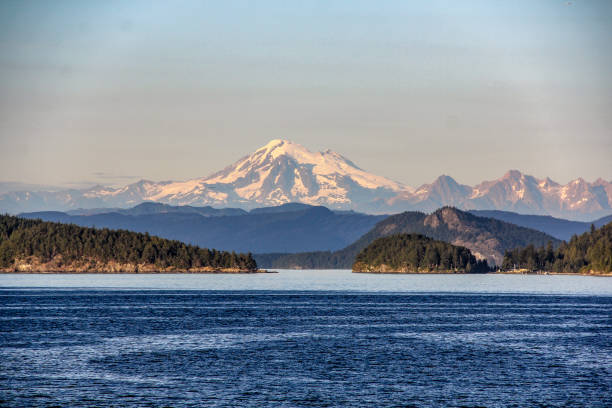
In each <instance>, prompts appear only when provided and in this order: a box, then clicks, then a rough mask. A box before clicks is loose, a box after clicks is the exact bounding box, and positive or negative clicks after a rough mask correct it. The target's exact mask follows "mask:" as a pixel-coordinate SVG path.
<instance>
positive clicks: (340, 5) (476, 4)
mask: <svg viewBox="0 0 612 408" xmlns="http://www.w3.org/2000/svg"><path fill="white" fill-rule="evenodd" d="M610 38H612V2H610V1H605V0H602V1H595V0H583V1H580V0H576V1H573V2H571V4H568V2H567V1H557V0H541V1H535V0H525V1H510V0H506V1H492V0H488V1H457V0H454V1H453V0H449V1H418V2H417V1H387V2H384V1H369V2H359V1H338V2H334V1H259V2H255V1H240V2H239V1H216V2H202V1H23V0H20V1H9V0H3V1H2V2H0V181H9V180H11V181H23V182H30V183H46V184H55V185H60V184H61V185H70V183H77V184H78V183H82V182H100V183H103V184H125V183H127V182H130V181H133V180H135V179H138V178H147V179H152V180H166V179H174V180H179V179H188V178H194V177H201V176H206V175H208V174H210V173H212V172H214V171H217V170H219V169H221V168H223V167H224V166H226V165H228V164H230V163H231V162H233V161H234V160H236V159H238V158H239V157H241V156H243V155H245V154H247V153H249V152H251V151H253V150H255V149H256V148H258V147H260V146H262V145H264V144H266V143H267V142H268V141H269V140H270V139H275V138H285V139H290V140H293V141H295V142H298V143H301V144H303V145H305V146H306V147H308V148H310V149H311V150H323V149H327V148H330V149H332V150H335V151H337V152H339V153H341V154H343V155H344V156H346V157H349V158H350V159H352V160H353V161H354V162H355V163H357V164H358V165H359V166H361V167H362V168H364V169H366V170H368V171H371V172H373V173H376V174H380V175H384V176H387V177H390V178H392V179H395V180H397V181H400V182H404V183H407V184H410V185H414V186H417V185H420V184H422V183H425V182H430V181H432V180H433V179H434V178H435V177H437V176H438V175H440V174H442V173H445V174H449V175H451V176H453V177H455V178H456V179H457V180H458V181H460V182H463V183H467V184H473V183H476V182H479V181H482V180H484V179H493V178H497V177H499V176H501V175H502V174H503V173H504V172H505V171H506V170H508V169H510V168H516V169H519V170H521V171H524V172H527V173H530V174H533V175H535V176H539V177H545V176H550V177H552V178H553V179H556V180H557V181H560V182H567V181H568V180H570V179H573V178H576V177H579V176H582V177H585V178H586V179H587V180H594V179H595V178H597V177H604V178H605V179H608V180H610V179H612V160H611V159H610V158H611V157H612V75H611V74H610V72H612V53H611V52H610V49H611V46H610Z"/></svg>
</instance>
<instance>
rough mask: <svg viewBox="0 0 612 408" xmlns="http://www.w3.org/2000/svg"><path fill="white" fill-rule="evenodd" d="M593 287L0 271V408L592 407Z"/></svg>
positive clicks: (335, 275) (597, 396)
mask: <svg viewBox="0 0 612 408" xmlns="http://www.w3.org/2000/svg"><path fill="white" fill-rule="evenodd" d="M209 278H210V279H209ZM523 278H528V279H523ZM379 279H381V280H379ZM283 282H284V283H283ZM611 284H612V279H610V278H592V277H574V276H570V277H568V276H529V277H523V276H506V275H501V276H500V275H495V276H484V277H483V276H453V275H427V276H413V275H407V276H404V275H402V276H398V275H384V276H378V275H355V274H350V273H349V272H347V271H335V272H329V273H328V274H326V273H325V272H320V271H318V272H315V271H300V272H296V271H282V272H281V273H279V274H266V275H240V276H238V275H150V276H149V275H146V276H145V275H143V276H140V275H103V276H101V275H93V276H76V275H44V276H41V275H2V276H1V277H0V357H1V360H0V406H3V407H4V406H6V407H51V406H61V407H86V406H105V407H106V406H113V407H163V406H170V407H183V406H192V407H201V406H221V407H239V406H245V407H261V406H283V407H284V406H287V407H294V406H296V407H309V406H310V407H363V406H375V407H384V406H416V407H421V406H422V407H425V406H456V407H477V406H486V407H512V406H515V407H525V406H546V407H550V406H553V407H556V406H558V407H566V406H572V407H581V406H584V407H606V406H610V395H612V288H611ZM320 285H323V286H327V288H326V289H325V288H323V287H320ZM334 285H335V286H336V287H333V286H334Z"/></svg>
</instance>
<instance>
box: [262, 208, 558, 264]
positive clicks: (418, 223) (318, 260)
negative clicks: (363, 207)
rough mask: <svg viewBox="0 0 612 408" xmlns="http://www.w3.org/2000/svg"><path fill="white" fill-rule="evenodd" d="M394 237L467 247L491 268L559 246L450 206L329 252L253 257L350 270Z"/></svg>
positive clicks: (407, 216)
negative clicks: (514, 252)
mask: <svg viewBox="0 0 612 408" xmlns="http://www.w3.org/2000/svg"><path fill="white" fill-rule="evenodd" d="M394 234H422V235H425V236H427V237H429V238H433V239H436V240H440V241H444V242H448V243H450V244H453V245H457V246H464V247H466V248H468V249H469V250H470V251H471V252H472V253H473V254H474V256H476V257H477V258H479V259H486V260H487V262H488V263H489V264H490V265H500V264H501V262H502V261H503V257H504V253H505V251H506V250H509V249H513V248H517V247H524V246H526V245H529V244H532V245H536V246H542V245H546V244H547V243H548V242H551V243H553V244H554V245H559V244H560V243H561V241H560V240H558V239H556V238H554V237H552V236H550V235H548V234H545V233H543V232H541V231H536V230H533V229H530V228H525V227H521V226H518V225H514V224H511V223H507V222H504V221H500V220H496V219H493V218H487V217H478V216H476V215H473V214H470V213H468V212H465V211H461V210H459V209H456V208H453V207H443V208H440V209H438V210H436V211H435V212H433V213H431V214H425V213H423V212H418V211H406V212H403V213H400V214H395V215H391V216H389V217H387V218H385V219H384V220H382V221H380V222H378V223H377V224H376V225H375V226H374V228H372V229H371V230H370V231H368V232H366V233H365V234H364V235H362V236H361V237H360V238H359V239H357V240H356V241H355V242H353V243H352V244H350V245H348V246H347V247H345V248H343V249H341V250H338V251H335V252H331V251H325V252H310V253H298V254H280V253H276V254H261V253H260V254H255V255H254V257H255V259H256V260H257V262H258V264H261V265H265V266H264V267H270V268H298V269H299V268H305V269H327V268H332V269H334V268H339V269H344V268H350V267H351V266H352V264H353V261H354V259H355V256H357V254H358V253H359V251H361V250H362V249H363V248H365V247H367V246H368V245H369V244H370V243H372V242H374V241H375V240H376V239H378V238H381V237H386V236H390V235H394Z"/></svg>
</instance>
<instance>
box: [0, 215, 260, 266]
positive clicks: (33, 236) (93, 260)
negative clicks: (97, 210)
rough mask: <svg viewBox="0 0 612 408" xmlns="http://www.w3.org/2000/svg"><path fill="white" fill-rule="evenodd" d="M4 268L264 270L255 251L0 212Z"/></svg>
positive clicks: (0, 257)
mask: <svg viewBox="0 0 612 408" xmlns="http://www.w3.org/2000/svg"><path fill="white" fill-rule="evenodd" d="M0 271H2V272H62V273H69V272H74V273H85V272H88V273H90V272H97V273H121V272H127V273H137V272H175V273H206V272H210V273H214V272H226V273H240V272H242V273H247V272H250V273H252V272H262V271H261V270H259V269H258V268H257V263H256V262H255V260H254V259H253V256H252V255H251V254H250V253H248V254H243V253H240V254H237V253H235V252H227V251H217V250H214V249H206V248H199V247H196V246H193V245H187V244H185V243H183V242H180V241H174V240H167V239H162V238H158V237H155V236H150V235H149V234H146V233H145V234H141V233H136V232H131V231H125V230H109V229H106V228H105V229H95V228H86V227H79V226H76V225H73V224H59V223H53V222H44V221H40V220H30V219H24V218H19V217H13V216H8V215H1V216H0Z"/></svg>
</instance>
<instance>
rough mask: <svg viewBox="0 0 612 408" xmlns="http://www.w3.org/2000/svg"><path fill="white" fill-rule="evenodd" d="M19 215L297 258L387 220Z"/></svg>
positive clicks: (178, 212) (283, 210)
mask: <svg viewBox="0 0 612 408" xmlns="http://www.w3.org/2000/svg"><path fill="white" fill-rule="evenodd" d="M99 211H102V210H97V211H94V212H93V213H86V214H79V213H78V212H77V213H74V214H67V213H64V212H58V211H45V212H34V213H22V214H20V216H21V217H24V218H30V219H42V220H44V221H52V222H60V223H71V224H76V225H79V226H83V227H97V228H110V229H125V230H130V231H135V232H148V233H149V234H151V235H156V236H159V237H162V238H167V239H175V240H179V241H183V242H185V243H189V244H194V245H198V246H200V247H206V248H215V249H218V250H229V251H237V252H260V253H262V252H301V251H320V250H336V249H341V248H344V247H346V246H347V245H349V244H351V243H352V242H354V241H355V240H356V239H358V238H359V237H360V236H361V235H363V234H365V233H366V232H368V231H369V230H370V229H371V228H372V227H374V225H375V224H376V223H377V222H379V221H381V220H382V219H384V218H386V216H381V215H367V214H360V213H354V212H335V211H331V210H329V209H327V208H325V207H316V206H309V205H305V204H285V205H282V206H277V207H267V208H260V209H253V210H251V211H250V212H246V211H244V210H240V209H232V208H226V209H214V208H211V207H191V206H184V207H177V206H170V205H167V204H160V203H143V204H140V205H138V206H136V207H134V208H130V209H125V210H118V211H115V212H106V213H104V212H99Z"/></svg>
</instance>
